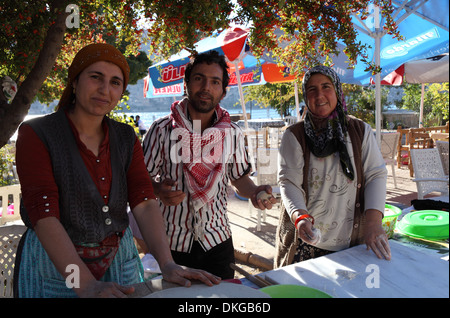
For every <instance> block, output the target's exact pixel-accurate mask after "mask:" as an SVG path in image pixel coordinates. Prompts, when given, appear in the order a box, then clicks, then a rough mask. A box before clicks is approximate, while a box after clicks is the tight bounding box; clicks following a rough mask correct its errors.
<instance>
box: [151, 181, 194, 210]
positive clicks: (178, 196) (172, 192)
mask: <svg viewBox="0 0 450 318" xmlns="http://www.w3.org/2000/svg"><path fill="white" fill-rule="evenodd" d="M177 186H178V183H177V182H176V181H175V180H171V179H164V180H163V181H161V182H159V183H157V182H153V187H154V188H155V194H156V196H157V197H158V198H159V199H160V200H161V201H162V203H164V205H166V206H169V205H178V204H180V203H181V202H182V201H183V200H184V197H185V196H186V194H185V193H184V192H183V191H181V190H177Z"/></svg>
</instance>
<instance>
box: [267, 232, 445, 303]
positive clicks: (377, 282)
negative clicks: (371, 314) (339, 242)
mask: <svg viewBox="0 0 450 318" xmlns="http://www.w3.org/2000/svg"><path fill="white" fill-rule="evenodd" d="M389 242H390V246H391V252H392V260H391V261H386V260H380V259H378V258H377V257H376V256H375V254H374V253H373V252H372V251H370V250H369V251H368V250H366V246H365V245H359V246H355V247H352V248H349V249H347V250H343V251H340V252H336V253H333V254H330V255H327V256H323V257H319V258H316V259H311V260H307V261H304V262H301V263H296V264H292V265H289V266H285V267H282V268H279V269H276V270H272V271H268V272H265V273H264V274H262V275H261V276H262V277H264V275H265V278H266V279H269V280H272V281H275V282H277V283H279V284H297V285H306V286H308V287H312V288H316V289H319V290H322V291H324V292H326V293H328V294H329V295H331V296H332V297H337V298H351V297H358V298H378V297H382V298H408V297H426V298H428V297H430V298H435V297H446V298H448V297H449V263H448V261H445V260H443V259H441V258H440V256H439V255H437V254H436V255H433V254H430V253H426V252H423V251H421V250H418V249H414V248H411V247H409V246H407V245H404V244H402V243H399V242H396V241H393V240H390V241H389Z"/></svg>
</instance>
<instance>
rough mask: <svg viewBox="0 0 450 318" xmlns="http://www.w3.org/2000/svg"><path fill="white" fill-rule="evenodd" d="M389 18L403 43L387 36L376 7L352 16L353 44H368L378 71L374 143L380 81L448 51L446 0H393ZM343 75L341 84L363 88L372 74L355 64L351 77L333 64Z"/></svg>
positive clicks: (377, 125)
mask: <svg viewBox="0 0 450 318" xmlns="http://www.w3.org/2000/svg"><path fill="white" fill-rule="evenodd" d="M392 6H393V9H394V13H393V18H394V21H395V22H396V24H397V27H398V30H399V32H400V34H401V35H402V36H403V37H404V40H403V41H398V40H397V39H393V38H392V37H391V36H389V35H387V32H386V30H384V28H383V25H384V23H385V21H383V20H382V19H380V12H379V8H378V7H376V6H371V7H369V10H371V11H370V15H369V18H368V19H366V20H362V19H361V18H360V17H359V16H358V15H357V14H354V16H353V25H354V27H355V28H356V29H357V30H358V33H359V34H358V36H357V39H356V41H357V42H358V41H361V43H367V44H369V45H370V46H371V47H372V49H371V50H370V51H369V52H368V55H369V59H371V60H372V61H374V62H375V64H376V65H378V66H381V68H382V71H381V73H378V74H377V75H376V76H375V89H376V94H375V96H376V98H375V110H376V113H375V121H376V132H377V134H376V135H377V141H378V142H379V143H380V138H381V79H382V78H384V77H385V76H387V75H388V74H390V73H391V72H392V71H394V70H396V69H397V68H398V67H400V66H401V65H402V64H404V63H405V62H408V61H411V60H417V59H423V58H428V57H432V56H436V55H439V54H443V53H448V52H449V14H448V12H449V11H448V10H449V1H447V0H402V1H400V0H397V1H396V0H393V1H392ZM336 67H338V68H340V70H341V71H342V72H343V75H341V76H342V81H343V82H344V83H352V84H361V85H366V84H369V83H370V78H371V77H372V75H371V74H370V72H366V71H365V70H364V68H365V65H363V64H360V63H358V65H356V67H355V69H354V70H352V74H350V73H349V74H347V73H348V72H347V70H346V68H345V67H342V65H341V66H339V65H337V66H336Z"/></svg>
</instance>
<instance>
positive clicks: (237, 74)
mask: <svg viewBox="0 0 450 318" xmlns="http://www.w3.org/2000/svg"><path fill="white" fill-rule="evenodd" d="M233 64H234V68H235V70H236V79H237V83H238V89H239V98H240V100H241V106H242V113H243V114H244V123H245V135H246V136H247V142H248V152H249V156H250V163H251V165H252V167H253V170H254V171H255V168H256V165H255V158H254V157H253V148H252V147H251V143H250V140H249V137H248V136H249V135H248V122H247V111H246V110H245V99H244V93H243V92H242V83H241V73H240V72H239V61H238V60H234V61H233Z"/></svg>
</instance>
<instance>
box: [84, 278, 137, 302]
mask: <svg viewBox="0 0 450 318" xmlns="http://www.w3.org/2000/svg"><path fill="white" fill-rule="evenodd" d="M133 292H134V287H132V286H121V285H119V284H117V283H113V282H102V281H98V280H93V281H92V282H90V283H89V284H88V285H87V286H85V287H84V288H83V289H82V290H79V291H77V294H78V296H79V297H80V298H126V297H127V295H130V294H132V293H133Z"/></svg>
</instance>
